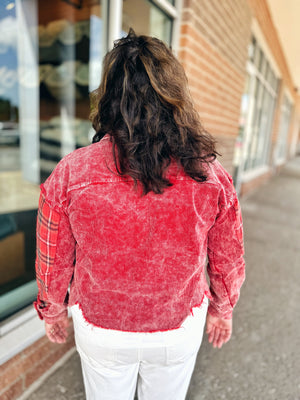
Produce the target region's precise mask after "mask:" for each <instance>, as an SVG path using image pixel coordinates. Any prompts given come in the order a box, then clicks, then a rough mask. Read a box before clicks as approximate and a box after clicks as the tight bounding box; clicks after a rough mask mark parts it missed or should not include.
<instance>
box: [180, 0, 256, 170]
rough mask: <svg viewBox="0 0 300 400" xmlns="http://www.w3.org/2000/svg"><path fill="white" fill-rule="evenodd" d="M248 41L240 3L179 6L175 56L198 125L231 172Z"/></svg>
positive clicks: (246, 13)
mask: <svg viewBox="0 0 300 400" xmlns="http://www.w3.org/2000/svg"><path fill="white" fill-rule="evenodd" d="M250 38H251V12H250V8H249V6H248V3H247V1H246V0H242V1H241V0H228V1H224V2H220V1H218V0H212V1H206V0H185V1H184V4H183V10H182V22H181V35H180V47H179V54H178V56H179V59H180V61H181V62H182V64H183V66H184V68H185V71H186V74H187V77H188V80H189V85H190V89H191V94H192V97H193V99H194V102H195V105H196V108H197V110H198V111H199V113H200V117H201V120H202V123H203V125H204V127H205V128H206V129H207V130H208V131H209V132H210V133H211V134H212V135H213V136H214V137H216V139H217V141H218V143H219V145H218V150H219V152H220V153H221V154H222V157H221V162H222V163H223V165H224V166H225V167H226V168H227V169H228V171H229V172H231V173H232V172H233V155H234V146H235V141H236V137H237V134H238V128H239V116H240V103H241V97H242V94H243V90H244V84H245V76H246V70H245V67H246V62H247V47H248V43H249V41H250Z"/></svg>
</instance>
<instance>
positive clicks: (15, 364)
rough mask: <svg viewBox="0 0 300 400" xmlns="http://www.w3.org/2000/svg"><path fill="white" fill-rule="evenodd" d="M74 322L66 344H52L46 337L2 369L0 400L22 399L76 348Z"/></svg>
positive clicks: (8, 362) (0, 374)
mask: <svg viewBox="0 0 300 400" xmlns="http://www.w3.org/2000/svg"><path fill="white" fill-rule="evenodd" d="M71 322H72V321H70V327H69V328H68V332H69V335H68V338H67V342H66V343H65V344H60V345H57V344H56V343H51V342H50V341H49V340H48V338H47V337H46V336H43V337H42V338H41V339H39V340H38V341H36V342H35V343H34V344H32V345H31V346H29V347H27V348H26V349H25V350H23V351H21V352H20V353H18V354H17V355H16V356H14V357H13V358H11V359H10V360H8V361H7V362H6V363H4V364H3V365H1V367H0V382H1V386H0V400H14V399H17V398H19V397H20V395H21V394H22V393H24V392H25V391H26V390H27V389H28V388H29V387H30V386H31V385H32V384H33V383H34V382H36V381H37V379H39V378H40V377H41V376H42V375H43V374H45V372H47V371H48V370H49V368H51V367H52V366H53V364H55V363H56V362H57V361H58V360H59V359H60V358H61V357H62V356H63V355H64V354H65V353H66V352H67V351H69V350H70V349H71V348H72V347H74V345H75V343H74V335H73V326H72V323H71Z"/></svg>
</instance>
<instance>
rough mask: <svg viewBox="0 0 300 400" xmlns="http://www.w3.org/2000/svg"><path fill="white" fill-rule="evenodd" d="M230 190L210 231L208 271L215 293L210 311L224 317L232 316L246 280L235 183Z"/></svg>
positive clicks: (239, 212)
mask: <svg viewBox="0 0 300 400" xmlns="http://www.w3.org/2000/svg"><path fill="white" fill-rule="evenodd" d="M230 192H231V193H230V198H229V199H228V196H224V195H223V198H222V199H221V200H220V204H219V213H218V215H217V218H216V220H215V223H214V225H213V226H212V228H211V229H210V231H209V233H208V266H207V273H208V276H209V279H210V292H211V296H212V298H211V301H210V305H209V308H208V312H209V313H210V314H211V315H213V316H215V317H219V318H225V319H230V318H232V311H233V308H234V306H235V305H236V303H237V301H238V298H239V294H240V288H241V286H242V284H243V282H244V279H245V262H244V258H243V255H244V245H243V223H242V216H241V209H240V205H239V202H238V199H237V196H236V193H235V190H234V188H233V185H231V188H230ZM226 197H227V199H228V200H225V198H226Z"/></svg>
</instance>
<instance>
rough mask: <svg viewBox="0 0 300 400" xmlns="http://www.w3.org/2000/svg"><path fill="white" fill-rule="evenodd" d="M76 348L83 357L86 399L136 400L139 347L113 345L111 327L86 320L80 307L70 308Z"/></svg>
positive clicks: (82, 365)
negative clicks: (98, 325)
mask: <svg viewBox="0 0 300 400" xmlns="http://www.w3.org/2000/svg"><path fill="white" fill-rule="evenodd" d="M71 311H72V318H73V323H74V334H75V342H76V348H77V351H78V353H79V355H80V358H81V367H82V375H83V380H84V386H85V393H86V399H87V400H133V398H134V394H135V390H136V383H137V377H138V371H139V360H138V351H137V349H134V348H131V349H130V348H129V349H126V353H125V354H122V355H121V356H123V357H121V356H120V354H119V353H120V351H119V349H117V348H115V347H114V346H111V345H110V341H109V334H110V331H109V330H102V329H100V328H96V327H93V326H92V325H90V324H88V323H86V321H85V320H84V318H83V316H82V314H81V312H80V310H79V309H78V308H76V307H72V308H71Z"/></svg>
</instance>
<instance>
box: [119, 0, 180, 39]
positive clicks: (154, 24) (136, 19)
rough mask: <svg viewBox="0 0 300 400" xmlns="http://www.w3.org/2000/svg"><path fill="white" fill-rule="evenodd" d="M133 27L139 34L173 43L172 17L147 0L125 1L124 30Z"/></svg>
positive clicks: (125, 31) (124, 31) (126, 30)
mask: <svg viewBox="0 0 300 400" xmlns="http://www.w3.org/2000/svg"><path fill="white" fill-rule="evenodd" d="M129 28H133V29H134V30H135V32H136V33H137V34H139V35H141V34H144V35H149V36H155V37H157V38H159V39H161V40H163V41H164V42H165V43H167V44H169V45H170V44H171V32H172V19H171V18H170V17H168V16H167V15H166V14H165V13H164V12H163V11H162V10H161V9H159V8H157V7H156V6H155V5H154V4H152V3H150V2H149V1H147V0H126V1H123V16H122V30H123V33H124V35H125V34H126V33H127V32H128V31H129Z"/></svg>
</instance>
